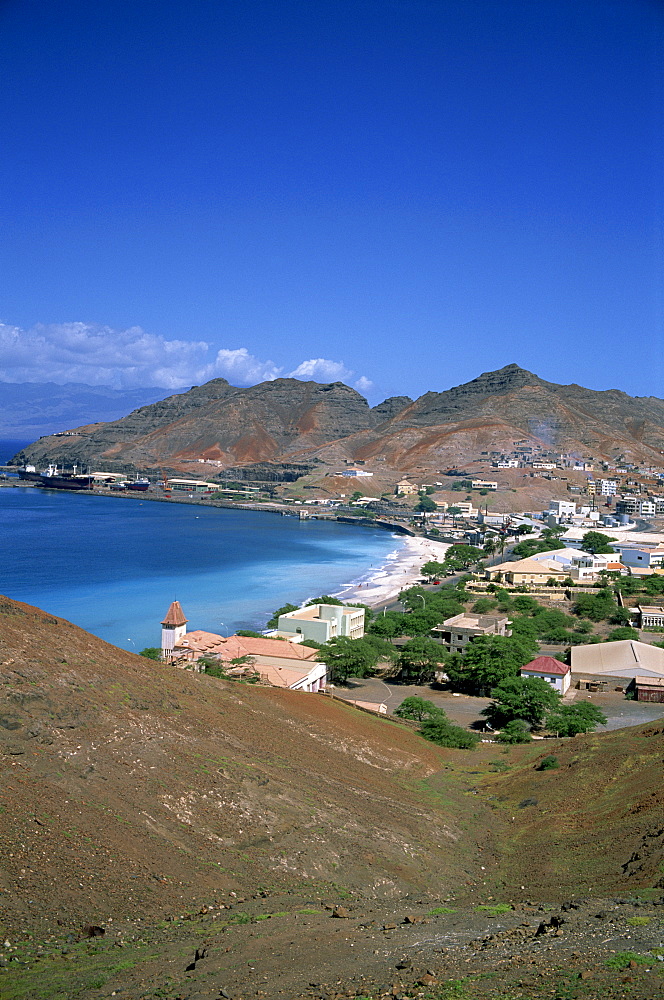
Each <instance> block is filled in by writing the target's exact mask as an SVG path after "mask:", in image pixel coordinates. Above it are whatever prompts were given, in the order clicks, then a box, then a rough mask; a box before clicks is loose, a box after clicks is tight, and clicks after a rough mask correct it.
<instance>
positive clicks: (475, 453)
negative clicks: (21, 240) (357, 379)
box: [16, 365, 664, 475]
mask: <svg viewBox="0 0 664 1000" xmlns="http://www.w3.org/2000/svg"><path fill="white" fill-rule="evenodd" d="M517 442H521V443H522V444H525V445H535V446H540V447H542V448H551V449H554V450H556V451H563V452H568V453H571V454H576V455H578V456H587V455H592V456H593V457H594V458H596V459H611V460H615V459H616V458H618V457H622V458H623V459H624V460H625V461H632V462H635V463H643V462H645V463H648V464H661V460H662V453H663V452H664V400H661V399H657V398H655V397H636V398H634V397H631V396H628V395H626V394H625V393H624V392H620V391H619V390H617V389H612V390H608V391H604V392H597V391H594V390H590V389H584V388H583V387H582V386H578V385H568V386H563V385H557V384H555V383H553V382H546V381H544V380H543V379H540V378H538V376H537V375H533V374H532V373H531V372H527V371H525V370H524V369H522V368H519V367H518V366H517V365H508V366H507V367H505V368H502V369H500V371H497V372H489V373H485V374H483V375H480V376H479V378H476V379H474V380H473V381H472V382H468V383H466V384H465V385H461V386H458V387H456V388H454V389H449V390H447V391H445V392H428V393H426V394H425V395H424V396H421V397H420V398H419V399H418V400H416V401H415V402H413V401H412V400H410V399H409V398H408V397H406V396H399V397H393V398H391V399H389V400H386V401H385V402H384V403H381V404H380V405H379V406H377V407H374V408H373V409H370V408H369V405H368V404H367V402H366V400H365V399H364V398H363V397H362V396H360V395H359V393H357V392H356V391H355V390H354V389H351V388H349V387H348V386H346V385H343V384H342V383H341V382H335V383H332V384H331V385H320V384H318V383H315V382H299V381H297V380H296V379H276V380H275V381H273V382H264V383H262V384H260V385H256V386H252V387H251V388H248V389H241V388H235V387H233V386H231V385H229V384H228V382H226V381H225V380H224V379H215V380H213V381H212V382H208V383H207V384H206V385H203V386H197V387H194V388H193V389H191V390H190V391H189V392H186V393H183V394H180V395H176V396H171V397H169V398H168V399H166V400H164V401H162V402H159V403H153V404H152V405H150V406H145V407H142V408H141V409H139V410H136V411H134V412H133V413H131V414H129V416H127V417H124V418H123V419H122V420H118V421H115V422H113V423H108V424H92V425H89V426H87V427H81V428H77V429H76V430H75V433H74V434H72V435H70V436H67V437H58V436H51V437H44V438H41V439H40V440H39V441H38V442H36V443H35V444H33V445H31V446H30V447H29V448H26V449H25V451H24V452H23V453H21V454H20V455H19V456H17V459H16V461H17V462H22V461H24V460H26V459H27V460H30V461H32V462H35V463H37V464H39V465H42V464H44V463H46V462H49V461H53V460H59V461H60V462H65V463H67V464H73V463H74V462H76V463H78V464H80V463H84V464H88V465H91V464H97V463H105V464H106V465H107V466H109V467H110V466H112V464H113V463H117V464H118V465H121V466H123V467H125V468H126V467H133V468H136V469H147V468H151V469H154V468H157V469H158V468H160V467H167V468H169V469H181V470H185V469H187V468H189V471H191V463H195V462H196V461H197V460H198V459H201V458H203V459H205V458H207V459H212V460H215V461H218V462H220V463H222V466H223V467H226V468H228V467H240V466H247V465H252V464H254V463H265V462H271V463H288V462H291V463H305V464H306V463H312V462H318V463H321V464H322V465H321V471H322V470H323V469H324V468H326V467H328V468H329V467H331V466H334V465H335V464H337V465H338V464H339V463H340V462H343V461H344V460H350V461H365V462H367V463H368V464H370V463H371V462H372V461H373V460H376V459H380V460H381V462H383V463H385V465H386V467H387V468H389V469H390V470H393V471H394V472H395V473H396V474H397V475H402V474H407V473H413V472H416V471H417V472H419V471H426V470H431V471H437V470H441V469H445V468H447V467H449V466H450V465H458V464H464V463H466V462H469V461H473V460H475V459H477V458H478V457H479V456H480V455H481V453H483V452H484V453H485V454H486V453H487V452H489V451H492V450H493V451H498V452H500V451H510V450H511V449H512V448H513V447H514V445H515V444H516V443H517ZM208 471H209V467H208Z"/></svg>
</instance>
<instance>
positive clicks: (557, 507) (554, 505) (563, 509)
mask: <svg viewBox="0 0 664 1000" xmlns="http://www.w3.org/2000/svg"><path fill="white" fill-rule="evenodd" d="M548 513H549V514H551V515H552V516H553V517H556V518H564V517H574V515H575V514H576V503H574V501H573V500H551V501H550V503H549V511H548Z"/></svg>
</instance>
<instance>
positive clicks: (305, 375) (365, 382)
mask: <svg viewBox="0 0 664 1000" xmlns="http://www.w3.org/2000/svg"><path fill="white" fill-rule="evenodd" d="M213 350H214V348H213V347H212V345H210V344H209V343H207V342H206V341H204V340H166V338H165V337H162V336H158V335H156V334H152V333H146V332H145V330H143V329H141V327H140V326H132V327H129V328H128V329H126V330H115V329H113V328H112V327H109V326H98V325H94V324H91V323H49V324H44V323H38V324H36V325H35V326H33V327H31V329H29V330H22V329H20V328H19V327H17V326H8V325H6V324H3V323H0V365H1V367H0V382H56V383H58V384H63V383H65V382H82V383H84V384H86V385H109V386H112V387H113V388H116V389H131V388H137V387H144V386H153V385H154V386H163V387H164V388H166V389H173V390H175V389H181V388H183V387H185V386H190V385H194V384H197V385H200V384H201V383H203V382H207V381H208V380H209V379H212V378H219V377H222V378H226V379H228V381H229V382H230V383H231V384H233V385H255V384H256V383H258V382H268V381H272V380H274V379H276V378H280V377H281V376H282V375H283V371H284V369H283V368H282V367H279V366H278V365H277V364H275V362H274V361H270V360H266V361H263V360H262V359H260V358H257V357H255V356H254V355H252V354H250V353H249V351H248V350H247V348H246V347H239V348H235V349H228V348H223V349H221V350H218V351H217V353H216V354H215V355H214V357H213V358H212V360H210V359H211V356H212V352H213ZM354 374H355V373H354V372H353V371H352V370H351V369H349V368H347V367H346V365H345V364H344V363H343V361H331V360H329V359H328V358H311V359H309V360H307V361H302V362H300V364H299V365H298V366H297V367H296V368H294V369H293V371H291V372H289V373H288V377H289V378H299V379H303V380H313V381H316V382H346V383H347V384H348V385H351V384H353V385H354V386H355V388H357V389H358V390H359V391H360V392H366V391H367V389H370V388H371V387H372V383H371V382H370V381H369V379H367V378H365V376H363V375H362V376H360V377H359V378H357V380H356V381H355V382H354V383H353V382H352V381H351V380H352V378H353V376H354Z"/></svg>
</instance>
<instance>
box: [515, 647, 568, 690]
mask: <svg viewBox="0 0 664 1000" xmlns="http://www.w3.org/2000/svg"><path fill="white" fill-rule="evenodd" d="M521 676H522V677H539V678H541V680H543V681H546V682H547V684H550V685H551V687H552V688H555V689H556V691H558V692H559V694H565V692H566V691H567V689H568V688H569V686H570V681H571V679H572V670H571V667H570V666H569V665H568V664H567V663H561V662H560V660H556V658H555V657H554V656H536V657H535V659H534V660H531V661H530V663H526V665H525V667H521Z"/></svg>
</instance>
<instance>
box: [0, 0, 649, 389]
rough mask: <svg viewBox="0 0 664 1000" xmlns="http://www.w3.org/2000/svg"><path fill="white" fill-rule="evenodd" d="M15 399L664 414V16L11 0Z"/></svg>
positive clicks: (9, 224)
mask: <svg viewBox="0 0 664 1000" xmlns="http://www.w3.org/2000/svg"><path fill="white" fill-rule="evenodd" d="M0 65H2V84H1V85H0V128H1V132H0V135H1V136H2V142H1V143H0V232H1V233H2V239H0V323H1V324H2V325H1V326H0V381H1V380H4V381H11V382H20V381H36V382H39V381H47V380H49V379H51V380H53V381H56V382H67V381H77V382H86V383H89V384H106V385H113V386H116V387H122V388H128V387H134V386H147V385H163V386H165V387H167V388H169V389H177V388H180V387H186V386H189V385H191V384H194V383H196V384H197V383H200V382H202V381H205V380H207V379H208V378H213V377H216V376H223V377H225V378H228V379H229V381H230V382H232V383H233V384H236V385H247V384H253V383H254V382H258V381H262V380H263V379H266V378H274V377H278V376H284V375H294V376H295V377H298V378H314V379H316V380H317V381H322V382H328V381H334V380H336V379H340V380H342V381H345V382H347V383H348V384H350V385H354V386H356V387H358V388H359V389H360V391H362V392H363V394H365V395H367V397H368V398H369V400H370V401H371V402H372V403H376V402H378V401H379V400H380V399H383V398H384V397H386V396H388V395H392V394H402V393H405V394H408V395H411V396H418V395H420V394H422V393H423V392H426V391H428V390H436V391H441V390H443V389H446V388H449V387H450V386H452V385H458V384H460V383H462V382H465V381H468V380H469V379H471V378H474V377H476V376H477V375H478V374H480V372H483V371H490V370H493V369H496V368H500V367H502V366H503V365H505V364H508V363H511V362H517V363H518V364H520V365H522V366H523V367H525V368H529V369H530V370H532V371H535V372H536V373H537V374H539V375H540V376H542V377H543V378H546V379H549V380H551V381H554V382H563V383H567V382H579V383H581V384H583V385H586V386H589V387H591V388H595V389H607V388H614V387H615V388H621V389H624V390H625V391H627V392H629V393H630V394H634V395H659V396H662V395H664V391H663V389H664V367H663V365H664V363H663V361H662V358H663V357H664V350H663V348H664V334H663V310H664V306H663V302H664V294H663V291H664V278H663V274H664V252H663V230H664V225H663V222H664V209H663V201H664V199H663V195H662V176H663V170H662V168H663V166H664V112H663V110H662V109H663V108H664V5H662V4H661V3H658V2H656V0H624V2H623V0H596V2H586V0H571V2H567V0H555V2H548V0H525V2H520V0H514V2H511V0H495V2H494V0H465V2H464V0H437V2H434V0H336V2H327V0H266V2H263V0H226V2H224V0H219V2H211V0H189V2H175V0H132V2H129V0H118V2H115V0H95V2H93V3H91V2H89V0H57V2H56V3H53V2H52V0H0Z"/></svg>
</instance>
